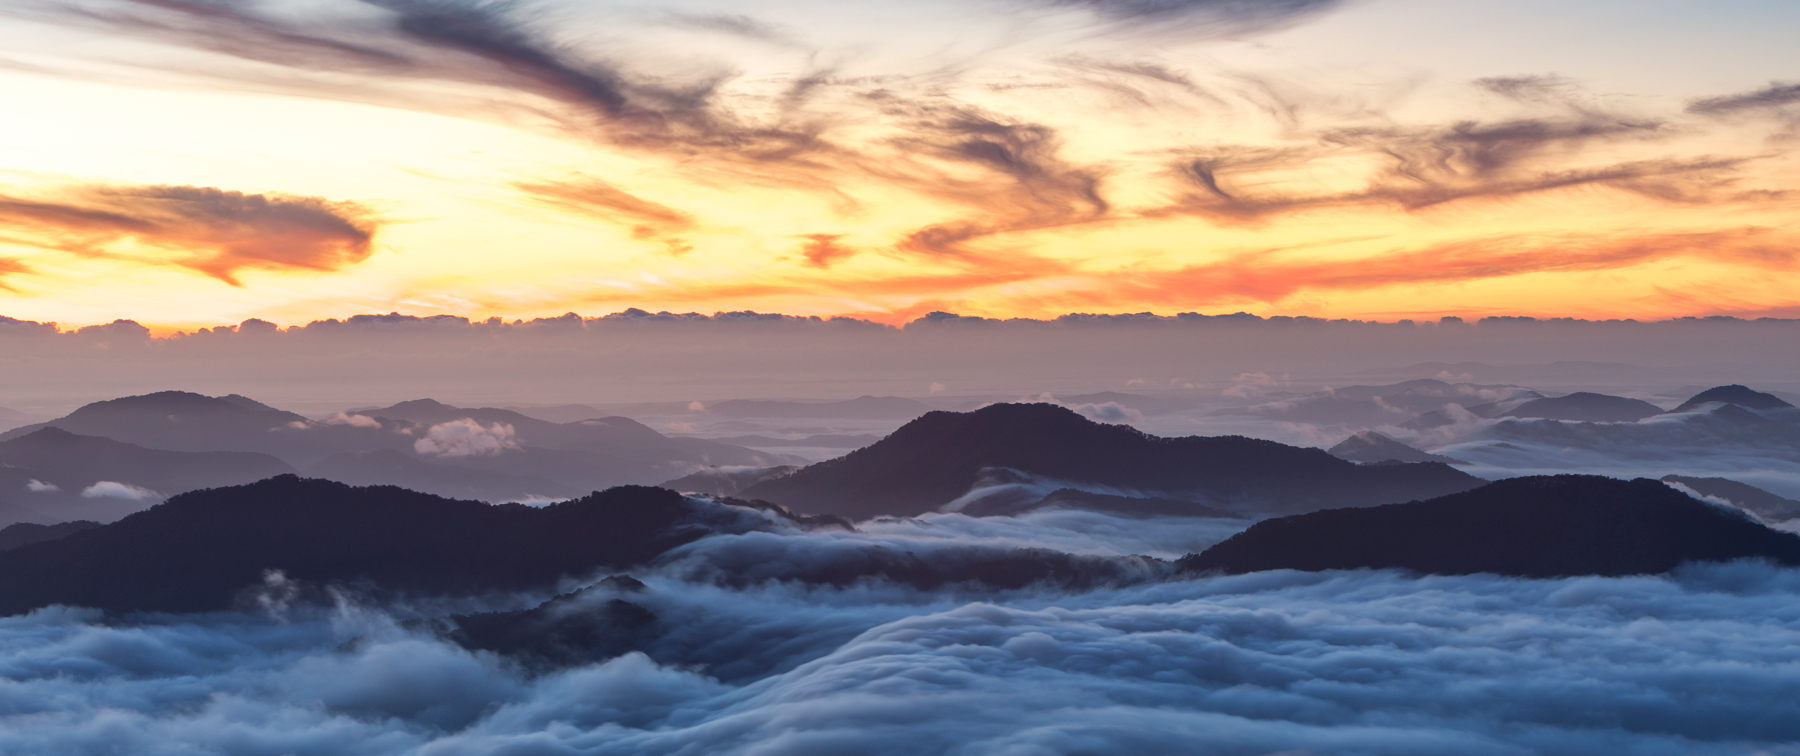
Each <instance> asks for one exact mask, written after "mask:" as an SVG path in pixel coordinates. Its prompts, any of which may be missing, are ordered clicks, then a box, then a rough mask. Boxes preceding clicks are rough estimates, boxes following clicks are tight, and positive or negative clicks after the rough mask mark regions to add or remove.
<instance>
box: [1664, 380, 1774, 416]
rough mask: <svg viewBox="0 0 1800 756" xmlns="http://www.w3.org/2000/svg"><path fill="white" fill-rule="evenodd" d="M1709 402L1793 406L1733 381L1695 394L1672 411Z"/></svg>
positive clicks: (1691, 408) (1752, 405)
mask: <svg viewBox="0 0 1800 756" xmlns="http://www.w3.org/2000/svg"><path fill="white" fill-rule="evenodd" d="M1710 402H1725V403H1726V404H1735V405H1738V406H1739V407H1748V408H1750V409H1757V410H1769V409H1786V408H1790V407H1793V406H1794V405H1792V404H1789V403H1787V402H1785V401H1782V399H1781V398H1780V397H1778V396H1775V395H1773V394H1765V393H1763V392H1761V391H1756V390H1753V389H1751V388H1749V387H1748V386H1740V385H1737V384H1735V383H1734V384H1731V385H1729V386H1715V387H1713V388H1709V389H1707V390H1705V391H1702V392H1700V393H1698V394H1695V395H1694V398H1692V399H1689V400H1687V401H1685V402H1682V403H1681V406H1679V407H1676V408H1675V409H1674V410H1673V411H1675V412H1687V411H1689V410H1693V409H1697V408H1699V407H1700V405H1703V404H1708V403H1710Z"/></svg>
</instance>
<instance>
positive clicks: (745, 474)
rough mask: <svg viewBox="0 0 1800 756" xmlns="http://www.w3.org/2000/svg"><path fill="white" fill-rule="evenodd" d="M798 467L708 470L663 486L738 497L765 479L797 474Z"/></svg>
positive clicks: (721, 468) (710, 468)
mask: <svg viewBox="0 0 1800 756" xmlns="http://www.w3.org/2000/svg"><path fill="white" fill-rule="evenodd" d="M798 469H800V468H799V467H798V466H796V465H780V466H777V467H708V468H705V469H702V470H696V471H694V472H692V473H690V474H687V475H683V476H681V477H679V478H676V479H674V480H671V481H668V482H666V483H663V484H662V487H663V488H667V489H670V490H672V491H681V492H683V493H701V494H710V495H713V496H736V495H738V494H740V493H743V491H744V489H746V488H749V487H751V486H753V485H756V484H758V483H761V482H763V481H766V480H774V479H776V478H780V477H783V476H787V475H792V474H794V471H795V470H798Z"/></svg>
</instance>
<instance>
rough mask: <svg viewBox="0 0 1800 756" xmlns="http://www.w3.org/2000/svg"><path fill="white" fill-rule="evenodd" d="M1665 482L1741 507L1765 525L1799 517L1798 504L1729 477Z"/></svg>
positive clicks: (1680, 477) (1675, 478) (1666, 478)
mask: <svg viewBox="0 0 1800 756" xmlns="http://www.w3.org/2000/svg"><path fill="white" fill-rule="evenodd" d="M1662 481H1663V482H1664V483H1679V484H1681V485H1683V486H1686V487H1688V488H1689V489H1690V490H1692V491H1693V492H1694V493H1697V494H1700V495H1701V496H1713V497H1717V498H1720V499H1724V500H1726V501H1729V502H1731V503H1732V504H1734V505H1736V506H1738V507H1741V508H1743V509H1744V510H1746V511H1748V512H1750V513H1751V514H1754V515H1756V516H1757V517H1760V518H1762V519H1763V521H1764V522H1782V521H1784V520H1792V519H1794V518H1797V517H1800V501H1794V500H1793V499H1787V498H1783V497H1781V496H1777V495H1775V494H1772V493H1769V492H1768V491H1764V490H1762V489H1760V488H1757V487H1756V486H1752V485H1749V484H1747V483H1739V482H1737V481H1735V480H1732V479H1730V478H1693V477H1688V476H1686V475H1664V476H1663V477H1662Z"/></svg>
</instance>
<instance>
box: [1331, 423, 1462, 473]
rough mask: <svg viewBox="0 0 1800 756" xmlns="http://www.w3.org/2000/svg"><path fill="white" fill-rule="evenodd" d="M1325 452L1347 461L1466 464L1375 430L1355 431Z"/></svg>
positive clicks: (1365, 462)
mask: <svg viewBox="0 0 1800 756" xmlns="http://www.w3.org/2000/svg"><path fill="white" fill-rule="evenodd" d="M1325 451H1326V453H1327V454H1330V455H1331V456H1333V457H1337V458H1338V459H1341V460H1345V461H1347V462H1361V463H1364V464H1369V463H1374V462H1388V461H1393V462H1442V463H1444V464H1447V465H1462V464H1468V463H1467V462H1463V461H1462V460H1458V459H1451V458H1449V457H1444V456H1439V455H1436V454H1431V453H1428V452H1422V451H1419V450H1418V449H1414V448H1412V447H1410V446H1407V445H1406V444H1403V443H1400V442H1399V441H1395V440H1394V439H1391V438H1388V437H1387V436H1383V435H1381V434H1380V433H1376V432H1375V431H1368V430H1366V431H1357V432H1356V433H1355V434H1352V435H1351V436H1350V437H1349V438H1346V439H1344V440H1343V441H1341V442H1339V443H1338V445H1337V446H1333V447H1331V448H1330V449H1326V450H1325Z"/></svg>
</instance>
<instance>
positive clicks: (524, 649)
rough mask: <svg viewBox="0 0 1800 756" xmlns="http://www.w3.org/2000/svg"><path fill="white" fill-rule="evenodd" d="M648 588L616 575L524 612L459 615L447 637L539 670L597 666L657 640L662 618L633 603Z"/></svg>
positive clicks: (633, 580)
mask: <svg viewBox="0 0 1800 756" xmlns="http://www.w3.org/2000/svg"><path fill="white" fill-rule="evenodd" d="M644 590H645V586H644V584H643V583H642V582H640V581H639V580H637V579H635V578H633V577H631V576H629V575H614V576H611V577H608V578H606V579H604V580H601V581H600V582H598V583H595V584H594V585H592V586H589V587H587V588H583V589H581V590H579V591H574V592H571V593H565V594H561V595H559V596H557V597H555V598H552V599H550V600H549V601H546V602H544V603H542V604H539V605H538V606H535V607H532V608H530V609H526V610H522V611H514V612H487V613H482V614H461V615H453V616H451V617H449V618H447V620H446V621H447V623H448V624H449V625H450V632H448V633H446V635H447V637H448V638H449V639H450V640H452V641H455V642H456V643H458V644H460V645H462V646H463V647H464V648H468V649H470V650H475V651H493V652H496V653H500V654H505V655H506V656H509V657H512V658H513V659H516V660H518V661H520V662H522V663H524V664H525V665H526V666H527V667H530V668H533V669H547V668H555V667H563V666H572V665H576V664H591V663H594V662H598V661H603V660H605V659H610V658H612V657H615V656H619V655H621V654H624V653H626V652H629V651H633V650H637V649H639V648H640V647H642V646H643V645H645V644H646V643H647V642H648V641H649V640H650V639H651V638H652V629H653V626H654V625H655V624H656V621H657V617H656V614H655V613H654V612H651V611H650V610H649V609H645V608H644V607H643V606H640V605H638V604H634V603H632V602H631V601H629V600H627V599H629V598H634V597H636V596H637V595H638V594H641V593H643V592H644Z"/></svg>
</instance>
